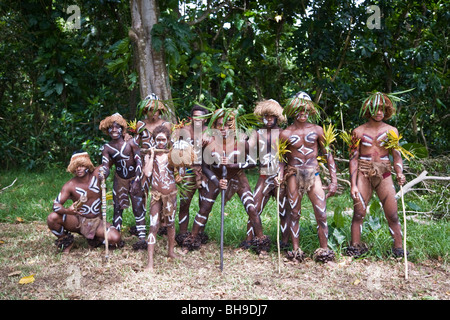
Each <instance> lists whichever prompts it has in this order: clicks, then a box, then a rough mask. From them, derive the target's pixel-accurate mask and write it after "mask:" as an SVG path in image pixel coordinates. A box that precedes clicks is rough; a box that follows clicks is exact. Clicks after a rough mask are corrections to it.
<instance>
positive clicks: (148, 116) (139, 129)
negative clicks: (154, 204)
mask: <svg viewBox="0 0 450 320" xmlns="http://www.w3.org/2000/svg"><path fill="white" fill-rule="evenodd" d="M143 106H144V107H143V108H142V113H143V114H144V115H145V119H143V120H139V121H138V122H137V124H136V134H135V135H134V137H133V139H134V141H135V142H136V144H138V145H139V147H140V148H141V149H140V151H141V154H142V157H144V155H145V154H147V153H148V152H149V150H150V148H152V147H155V141H154V138H153V131H154V130H155V128H157V127H159V126H161V125H162V126H165V127H167V129H169V130H172V126H173V124H172V123H171V122H170V121H167V120H166V119H164V117H165V115H167V113H168V109H167V107H166V106H165V104H164V102H163V101H162V100H160V99H159V97H158V96H157V95H156V94H154V93H152V94H150V95H148V96H147V97H145V99H144V104H143ZM143 165H145V160H143ZM141 183H142V186H143V188H144V192H145V197H146V199H147V198H148V193H149V190H150V185H149V179H148V178H146V177H144V178H143V179H142V181H141ZM146 203H147V201H146ZM145 205H146V204H145ZM131 232H132V233H133V232H135V231H134V230H131ZM164 233H165V229H164V228H162V229H161V230H160V234H164Z"/></svg>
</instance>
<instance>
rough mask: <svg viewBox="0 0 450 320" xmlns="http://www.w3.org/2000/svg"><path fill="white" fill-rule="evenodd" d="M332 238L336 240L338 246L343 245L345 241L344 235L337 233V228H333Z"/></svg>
mask: <svg viewBox="0 0 450 320" xmlns="http://www.w3.org/2000/svg"><path fill="white" fill-rule="evenodd" d="M333 237H334V238H335V239H336V241H337V243H338V244H340V245H341V244H342V243H344V241H345V235H344V234H343V233H342V232H341V231H339V229H338V228H335V229H334V230H333Z"/></svg>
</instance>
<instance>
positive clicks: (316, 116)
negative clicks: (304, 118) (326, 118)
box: [283, 91, 321, 123]
mask: <svg viewBox="0 0 450 320" xmlns="http://www.w3.org/2000/svg"><path fill="white" fill-rule="evenodd" d="M320 110H321V108H320V106H319V105H318V104H317V103H315V102H313V101H312V99H311V97H310V96H309V95H308V94H306V93H305V92H302V91H300V92H298V93H296V94H295V95H294V96H293V97H292V98H290V99H289V100H288V103H287V106H286V107H285V108H284V109H283V114H284V115H285V116H286V117H287V118H292V117H296V116H297V115H298V114H299V113H300V112H301V111H306V112H307V113H308V117H309V118H310V119H311V121H312V122H315V123H317V122H319V121H320Z"/></svg>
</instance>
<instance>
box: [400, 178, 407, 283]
mask: <svg viewBox="0 0 450 320" xmlns="http://www.w3.org/2000/svg"><path fill="white" fill-rule="evenodd" d="M400 191H401V194H402V206H403V257H404V258H405V279H406V280H408V254H407V253H406V213H405V198H404V196H403V186H400Z"/></svg>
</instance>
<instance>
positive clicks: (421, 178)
mask: <svg viewBox="0 0 450 320" xmlns="http://www.w3.org/2000/svg"><path fill="white" fill-rule="evenodd" d="M427 174H428V171H426V170H424V171H423V172H422V173H421V174H420V175H419V176H418V177H417V178H415V179H413V180H411V181H410V182H408V183H407V184H405V185H404V186H403V194H405V193H407V192H409V191H411V188H412V187H413V186H414V185H416V184H418V183H420V182H422V181H424V180H444V181H449V180H450V177H439V176H427ZM400 197H401V191H399V192H397V194H396V195H395V199H399V198H400Z"/></svg>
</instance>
